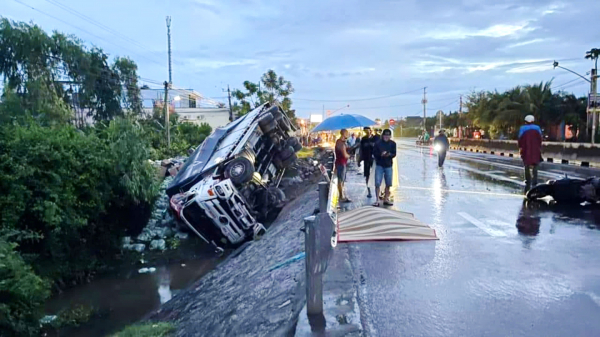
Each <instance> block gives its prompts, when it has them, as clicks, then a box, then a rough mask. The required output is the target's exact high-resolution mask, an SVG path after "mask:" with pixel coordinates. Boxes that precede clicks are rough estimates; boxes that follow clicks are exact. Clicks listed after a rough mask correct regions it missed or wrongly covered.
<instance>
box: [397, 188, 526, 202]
mask: <svg viewBox="0 0 600 337" xmlns="http://www.w3.org/2000/svg"><path fill="white" fill-rule="evenodd" d="M400 189H401V190H403V189H405V190H427V191H432V190H436V191H441V192H451V193H465V194H480V195H493V196H498V197H513V198H518V199H523V198H524V196H523V195H522V194H516V193H514V194H511V193H494V192H478V191H467V190H445V189H437V188H434V187H419V186H400Z"/></svg>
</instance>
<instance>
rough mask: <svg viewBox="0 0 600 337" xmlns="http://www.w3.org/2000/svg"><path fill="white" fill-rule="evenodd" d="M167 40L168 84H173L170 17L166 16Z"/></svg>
mask: <svg viewBox="0 0 600 337" xmlns="http://www.w3.org/2000/svg"><path fill="white" fill-rule="evenodd" d="M167 41H168V49H169V84H173V79H172V78H171V17H170V16H167Z"/></svg>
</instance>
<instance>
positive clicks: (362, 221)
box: [338, 206, 438, 242]
mask: <svg viewBox="0 0 600 337" xmlns="http://www.w3.org/2000/svg"><path fill="white" fill-rule="evenodd" d="M338 222H339V230H338V235H339V236H338V241H339V242H349V241H378V240H437V239H438V237H437V235H436V234H435V229H433V228H431V227H429V226H428V225H426V224H424V223H422V222H420V221H419V220H417V219H415V216H414V215H413V214H412V213H407V212H400V211H397V210H393V209H388V208H381V207H373V206H364V207H360V208H356V209H353V210H351V211H347V212H343V213H338Z"/></svg>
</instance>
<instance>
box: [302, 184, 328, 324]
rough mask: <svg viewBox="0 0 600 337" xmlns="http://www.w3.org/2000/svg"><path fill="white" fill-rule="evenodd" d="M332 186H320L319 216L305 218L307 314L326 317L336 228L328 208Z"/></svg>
mask: <svg viewBox="0 0 600 337" xmlns="http://www.w3.org/2000/svg"><path fill="white" fill-rule="evenodd" d="M328 198H329V184H328V183H326V182H321V183H319V214H318V215H317V216H314V215H313V216H310V217H307V218H304V224H305V231H304V233H305V236H304V251H305V254H306V312H307V314H308V315H309V317H310V316H315V315H323V274H324V273H325V270H327V263H328V261H329V257H330V255H331V252H332V250H333V246H332V244H331V238H332V234H334V231H335V227H334V224H333V221H332V220H331V217H330V215H329V213H327V205H328Z"/></svg>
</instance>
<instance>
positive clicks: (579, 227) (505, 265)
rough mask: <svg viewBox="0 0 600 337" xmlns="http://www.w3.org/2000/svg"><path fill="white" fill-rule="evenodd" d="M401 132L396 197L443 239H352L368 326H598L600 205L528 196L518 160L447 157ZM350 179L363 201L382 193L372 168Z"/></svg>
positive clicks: (390, 331) (383, 331) (546, 330)
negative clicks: (369, 185) (368, 174)
mask: <svg viewBox="0 0 600 337" xmlns="http://www.w3.org/2000/svg"><path fill="white" fill-rule="evenodd" d="M398 143H399V146H398V157H397V167H396V169H395V170H396V172H395V175H396V176H397V183H398V184H397V185H398V187H397V188H396V189H395V194H394V200H395V205H394V207H395V208H397V209H399V210H402V211H407V212H411V213H414V214H415V216H416V217H417V218H418V219H419V220H421V221H423V222H425V223H428V224H429V225H430V226H431V227H433V228H434V229H435V230H436V232H437V234H438V237H439V238H440V240H439V241H436V242H376V243H356V244H350V249H351V250H352V251H353V252H354V255H355V256H356V259H357V262H356V263H357V268H358V270H359V272H360V273H361V279H364V280H365V282H364V285H362V286H361V288H362V289H361V291H360V293H361V294H362V295H361V296H363V298H362V303H363V306H364V307H365V308H364V311H365V312H366V314H365V317H366V320H367V321H368V323H367V325H366V327H367V328H366V329H367V331H366V332H367V334H370V335H373V336H397V335H420V336H483V335H486V336H508V335H510V336H565V335H568V336H597V335H598V332H599V331H600V321H598V320H597V317H598V315H600V259H599V258H597V252H596V251H597V247H598V246H600V231H598V230H597V229H598V227H599V224H600V210H599V209H598V208H597V207H561V206H559V205H551V204H548V203H547V202H546V203H544V202H526V201H525V200H524V198H523V195H522V180H523V178H522V176H521V174H522V173H521V170H520V168H519V167H518V166H516V165H514V164H513V163H512V162H508V161H506V162H503V163H501V165H499V164H497V163H494V162H493V161H491V160H490V161H489V162H485V156H478V157H477V159H478V160H477V161H470V160H469V159H468V158H465V157H460V156H459V155H458V154H456V155H453V153H452V152H450V153H449V155H448V158H447V160H446V163H445V164H444V167H443V168H438V167H437V160H436V157H435V155H434V154H432V153H431V152H430V151H429V150H428V149H423V148H416V147H415V146H414V145H413V144H411V143H406V142H402V141H398ZM482 161H484V162H482ZM507 163H508V164H507ZM347 189H348V193H349V195H350V197H351V198H352V199H353V200H355V201H356V204H359V205H360V204H371V203H372V202H373V201H374V200H372V199H367V198H366V190H365V189H364V181H363V180H362V176H360V175H356V174H354V175H353V176H352V178H351V179H349V181H348V182H347ZM361 310H363V309H362V308H361Z"/></svg>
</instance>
